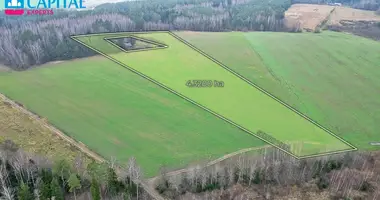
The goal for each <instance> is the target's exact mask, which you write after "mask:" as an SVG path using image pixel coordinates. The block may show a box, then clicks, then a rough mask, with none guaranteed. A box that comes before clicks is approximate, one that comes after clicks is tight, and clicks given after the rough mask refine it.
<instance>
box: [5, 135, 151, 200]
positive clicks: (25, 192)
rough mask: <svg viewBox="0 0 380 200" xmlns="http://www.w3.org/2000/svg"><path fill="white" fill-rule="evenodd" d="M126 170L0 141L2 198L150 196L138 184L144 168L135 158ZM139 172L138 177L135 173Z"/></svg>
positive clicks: (48, 199) (7, 199)
mask: <svg viewBox="0 0 380 200" xmlns="http://www.w3.org/2000/svg"><path fill="white" fill-rule="evenodd" d="M126 168H127V169H126V170H125V172H122V173H121V172H117V171H120V169H116V168H115V165H114V164H99V163H95V162H94V163H90V164H88V165H87V166H85V164H84V163H83V162H82V160H81V159H80V158H78V159H76V160H75V162H74V163H68V162H67V161H65V160H58V161H56V162H54V163H52V162H51V161H49V160H47V159H46V158H42V157H38V156H35V155H29V154H27V153H25V152H23V151H22V150H20V149H19V148H18V147H17V145H15V144H14V143H13V142H12V141H9V140H6V141H5V142H3V143H1V144H0V199H4V200H50V199H55V200H64V199H67V198H69V199H77V197H79V196H83V195H85V194H87V196H89V197H91V199H94V200H100V199H112V200H114V199H120V200H121V199H136V198H138V196H139V195H140V198H138V199H149V197H148V196H147V194H145V193H144V191H143V190H142V189H141V188H140V189H139V186H138V185H136V184H135V182H134V181H132V180H136V178H139V176H140V175H141V171H140V169H139V167H138V166H137V164H136V162H135V160H134V159H133V158H131V159H130V161H129V162H128V165H127V167H126ZM136 174H138V175H139V176H136ZM141 196H144V198H141Z"/></svg>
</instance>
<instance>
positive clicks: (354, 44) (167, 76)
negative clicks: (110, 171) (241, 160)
mask: <svg viewBox="0 0 380 200" xmlns="http://www.w3.org/2000/svg"><path fill="white" fill-rule="evenodd" d="M176 34H178V35H179V36H181V37H182V38H184V39H186V40H188V41H189V42H190V43H192V44H194V45H195V46H197V47H199V48H200V49H202V50H204V51H205V52H207V53H208V54H210V55H212V56H213V57H215V58H217V59H218V60H220V61H222V62H223V63H224V64H226V65H227V66H228V67H230V68H232V69H233V70H234V71H236V72H238V73H239V74H241V75H243V76H244V77H246V78H247V79H249V80H251V81H252V82H253V83H256V84H257V85H259V86H261V87H262V88H264V89H266V90H267V91H269V92H270V93H272V94H274V95H275V96H277V97H279V98H280V99H281V100H283V101H285V102H286V103H288V104H290V105H292V106H294V107H295V108H297V109H298V110H300V111H301V112H302V113H304V114H306V115H307V116H309V117H310V118H311V119H313V120H315V121H317V122H319V123H320V124H322V125H323V126H325V127H327V128H328V129H330V130H332V131H333V132H334V133H337V134H339V135H340V136H341V137H343V138H344V139H345V140H347V141H349V142H350V143H352V144H354V145H356V146H358V147H359V148H364V149H370V148H374V146H369V145H368V143H369V142H371V141H380V135H379V134H378V133H379V131H380V125H379V124H378V123H376V122H379V121H380V100H379V99H380V96H379V94H380V93H379V92H378V91H380V78H379V77H380V74H379V73H380V70H378V69H379V67H380V66H379V64H380V45H379V43H376V42H373V41H371V40H367V39H364V38H359V37H355V36H351V35H346V34H339V33H330V32H325V33H322V34H307V33H305V34H290V33H240V32H229V33H197V32H178V33H176ZM111 36H119V34H113V35H109V36H108V37H111ZM138 36H139V37H144V38H147V39H153V40H156V41H159V42H161V43H164V44H167V45H168V46H169V48H165V49H159V50H152V51H142V52H134V53H128V54H127V53H125V52H122V51H121V50H120V49H118V48H116V47H115V46H113V45H111V44H109V43H106V41H105V40H103V36H99V37H98V38H97V37H95V36H94V37H91V41H90V40H88V39H89V38H87V39H86V38H82V39H83V41H84V42H87V43H88V44H91V45H92V46H94V47H96V48H98V49H100V50H102V51H103V52H106V53H108V54H110V55H111V56H112V57H113V58H115V59H117V60H119V61H121V62H123V63H125V64H127V65H128V66H129V67H132V68H133V69H135V70H138V71H139V72H141V73H144V74H145V75H148V76H150V77H152V78H154V79H156V80H157V81H159V82H160V83H162V84H164V85H166V86H168V87H170V88H172V89H174V90H176V91H178V92H180V93H181V94H182V95H184V96H186V97H189V98H190V99H192V100H193V101H195V102H198V103H201V104H202V105H204V106H205V107H207V108H209V109H211V110H213V111H215V112H218V113H219V114H221V115H222V116H225V117H226V118H228V119H231V120H232V121H234V122H236V123H238V124H239V125H241V126H243V127H245V128H247V129H249V130H251V131H252V132H256V131H257V130H262V131H265V132H267V133H269V134H271V135H272V136H273V137H275V138H277V139H278V140H281V141H283V142H287V143H289V144H293V146H292V147H293V149H292V150H293V151H294V153H296V154H298V155H308V154H312V153H323V152H328V151H334V150H343V149H349V148H350V147H348V146H347V145H346V144H344V143H343V142H341V141H340V140H338V139H336V138H334V137H332V136H331V135H330V134H328V133H327V132H325V131H323V130H322V129H320V128H318V127H317V126H315V125H313V124H311V123H310V122H308V121H307V120H305V119H303V118H302V117H300V116H298V115H297V114H296V113H294V112H293V111H291V110H289V109H287V108H285V107H284V106H282V105H281V104H279V103H278V102H276V101H274V100H273V99H271V98H270V97H268V96H266V95H264V94H263V93H261V92H259V91H258V90H257V89H255V88H254V87H252V86H250V85H248V84H247V83H245V82H243V81H241V80H240V79H239V78H237V77H236V76H234V75H232V74H231V73H229V72H227V71H226V70H224V69H223V68H221V67H220V66H218V65H216V64H214V63H212V62H211V61H210V60H208V59H206V58H205V57H203V56H202V55H200V54H198V53H196V52H195V51H193V50H192V49H190V48H189V47H187V46H186V45H184V44H183V43H180V42H178V41H177V40H176V39H174V38H173V37H171V36H170V35H168V34H166V33H165V34H161V33H160V34H151V35H145V34H144V35H138ZM104 42H105V43H104ZM376 69H377V70H376ZM191 79H198V80H199V79H207V80H209V79H212V80H214V79H215V80H219V81H224V83H225V87H224V88H188V87H187V86H186V82H187V80H191ZM0 92H1V93H3V94H5V95H7V96H8V97H10V98H11V99H14V100H16V101H18V102H21V103H22V104H24V105H25V107H26V108H28V109H30V110H32V111H33V112H35V113H38V114H39V115H40V116H43V117H45V118H47V119H48V121H49V122H50V123H52V124H54V125H55V126H56V127H58V128H59V129H61V130H62V131H63V132H65V133H67V134H68V135H69V136H71V137H73V138H74V139H76V140H78V141H80V142H83V143H84V144H86V145H87V146H88V147H89V148H90V149H92V150H94V151H96V152H97V153H99V154H100V155H102V156H104V157H105V158H107V159H109V158H111V157H116V158H117V160H119V161H120V162H125V161H127V160H128V159H129V158H130V157H131V156H135V157H136V159H137V162H138V163H139V164H140V165H141V166H142V168H143V170H144V174H145V175H146V176H147V177H151V176H154V175H157V174H158V172H159V170H160V167H162V166H166V167H169V168H171V169H174V168H180V167H184V166H186V165H188V164H190V163H193V162H196V161H200V160H207V159H210V158H217V157H221V156H223V155H225V154H227V153H231V152H234V151H237V150H240V149H245V148H250V147H259V146H264V145H266V144H265V143H264V142H262V141H260V140H259V139H257V138H256V137H253V136H252V135H249V134H247V133H246V132H244V131H242V130H240V129H238V128H236V127H234V126H233V125H231V124H229V123H227V122H225V121H223V120H221V119H218V118H217V117H215V116H214V115H212V114H211V113H209V112H206V111H204V110H202V109H201V108H199V107H197V106H195V105H193V104H192V103H190V102H188V101H186V100H184V99H182V98H180V97H178V96H176V95H174V94H173V93H171V92H169V91H166V90H164V89H162V88H161V87H159V86H158V85H156V84H154V83H152V82H150V81H148V80H146V79H144V78H142V77H141V76H139V75H137V74H135V73H132V72H131V71H129V70H127V69H125V68H123V67H121V66H119V65H117V64H116V63H114V62H112V61H110V60H108V59H106V58H104V57H102V56H96V57H91V58H85V59H76V60H72V61H65V62H60V63H55V64H54V63H51V64H46V65H44V66H41V67H38V68H33V69H31V70H27V71H23V72H14V71H12V72H10V71H8V70H6V71H0ZM294 144H301V145H300V146H302V148H300V146H297V145H294Z"/></svg>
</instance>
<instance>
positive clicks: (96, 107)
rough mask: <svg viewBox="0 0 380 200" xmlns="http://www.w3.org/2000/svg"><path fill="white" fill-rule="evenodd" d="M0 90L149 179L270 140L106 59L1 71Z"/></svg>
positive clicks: (108, 156) (69, 133) (64, 130)
mask: <svg viewBox="0 0 380 200" xmlns="http://www.w3.org/2000/svg"><path fill="white" fill-rule="evenodd" d="M0 91H1V93H4V94H5V95H7V96H8V97H10V98H12V99H14V100H16V101H18V102H21V103H23V104H24V105H25V107H26V108H28V109H30V110H32V111H33V112H35V113H38V114H39V115H40V116H43V117H45V118H47V119H48V121H49V122H50V123H52V124H54V125H55V126H56V127H58V128H59V129H61V130H62V131H63V132H65V133H67V134H68V135H70V136H71V137H73V138H74V139H76V140H77V141H80V142H82V143H84V144H86V145H87V146H88V147H89V148H90V149H92V150H94V151H96V152H98V153H99V154H100V155H102V156H104V157H105V158H107V159H110V158H111V157H115V158H117V160H118V161H120V162H121V163H123V162H125V161H127V160H128V159H129V158H130V157H131V156H135V157H136V160H137V162H138V163H139V164H140V165H141V166H142V168H143V171H144V174H145V175H146V176H147V177H150V176H154V175H157V173H159V170H160V167H161V166H166V167H168V168H169V169H170V168H172V169H173V168H180V167H184V166H186V165H187V164H189V163H192V162H195V161H198V160H207V159H209V158H218V157H221V156H223V155H224V154H227V153H231V152H234V151H237V150H240V149H244V148H250V147H255V146H263V145H265V144H264V143H263V142H261V141H260V140H258V139H256V138H255V137H253V136H251V135H248V134H246V133H244V132H242V131H240V130H239V129H237V128H235V127H233V126H232V125H230V124H228V123H226V122H224V121H223V120H220V119H218V118H216V117H214V116H213V115H211V114H209V113H207V112H205V111H203V110H201V109H199V108H198V107H196V106H194V105H192V104H191V103H189V102H187V101H185V100H182V99H181V98H178V97H176V96H175V95H173V94H171V93H170V92H167V91H165V90H163V89H161V88H160V87H158V86H156V85H155V84H153V83H150V82H149V81H146V80H145V79H143V78H141V77H140V76H138V75H135V74H133V73H131V72H129V71H128V70H126V69H124V68H122V67H120V66H118V65H117V64H115V63H113V62H111V61H109V60H107V59H106V58H103V57H92V58H87V59H77V60H73V61H67V62H62V63H59V64H47V65H45V66H41V67H39V68H34V69H31V70H28V71H23V72H2V73H0Z"/></svg>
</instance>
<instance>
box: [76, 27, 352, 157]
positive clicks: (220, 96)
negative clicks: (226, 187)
mask: <svg viewBox="0 0 380 200" xmlns="http://www.w3.org/2000/svg"><path fill="white" fill-rule="evenodd" d="M130 36H133V37H136V36H137V37H139V38H142V39H143V40H146V39H150V40H152V41H157V42H159V43H161V44H164V45H166V46H165V47H163V48H161V49H158V50H150V51H139V52H124V51H122V49H120V48H119V47H118V46H116V45H112V43H111V42H108V41H107V40H108V39H110V40H112V39H113V38H120V37H130ZM75 39H76V40H79V41H80V42H82V43H83V44H85V45H86V46H89V47H90V48H93V49H94V50H96V51H98V52H99V53H102V54H104V55H105V56H107V57H109V58H111V59H114V60H115V61H116V62H120V64H121V65H124V67H125V68H127V69H128V70H130V71H133V72H134V73H137V74H139V75H140V76H142V77H144V78H146V79H148V80H150V81H151V82H154V83H156V84H158V85H160V86H161V87H163V88H165V89H166V90H169V91H170V92H172V93H175V94H176V95H178V96H180V97H182V98H184V99H186V100H188V101H191V102H192V103H193V104H196V105H198V106H200V107H202V108H203V109H204V110H207V111H208V112H210V113H213V114H214V115H216V116H218V117H219V118H222V119H224V120H226V121H228V122H230V123H231V124H234V125H235V126H237V127H239V128H240V129H242V130H244V131H246V132H247V133H249V134H251V135H254V136H258V137H260V138H261V139H264V140H265V141H266V142H268V143H270V144H272V145H275V146H276V147H279V148H282V149H285V148H284V147H282V146H281V142H282V143H285V144H288V145H290V147H289V148H290V149H288V150H285V151H287V152H288V153H292V154H293V155H295V156H299V157H304V156H309V155H316V154H322V153H331V152H336V151H344V150H350V149H351V150H352V147H350V146H348V145H347V144H346V143H344V142H342V141H341V140H339V139H337V138H335V137H334V136H333V135H331V134H330V133H328V132H326V130H324V129H322V128H321V127H318V126H316V125H315V124H313V123H312V122H311V121H308V120H306V119H305V118H304V116H301V115H299V114H297V113H296V112H294V111H292V110H290V109H289V108H287V107H286V106H284V105H282V104H281V103H279V102H278V101H276V100H275V99H273V98H272V97H270V96H269V95H267V94H265V93H264V92H262V91H260V90H259V89H257V88H255V87H254V86H252V85H249V84H248V83H247V82H245V81H243V80H241V79H240V78H239V77H238V76H236V75H234V74H233V73H231V72H229V71H228V70H226V69H224V68H223V67H221V66H220V65H218V64H216V63H215V62H213V61H211V60H210V59H208V58H207V57H205V56H203V55H202V54H200V53H198V52H197V51H195V50H193V49H192V48H190V47H189V46H187V45H186V44H184V43H182V42H181V41H179V40H178V39H177V38H175V35H172V34H170V33H168V32H152V33H140V34H139V33H114V34H95V35H87V36H76V37H75ZM164 45H163V46H164ZM188 80H211V81H214V80H217V81H223V82H224V86H223V87H217V86H215V85H214V86H210V87H189V86H188V85H187V82H188ZM260 130H261V131H264V132H265V133H267V134H268V135H270V136H271V137H273V138H275V140H278V141H280V142H278V141H275V140H272V139H267V137H263V136H262V135H258V134H256V133H257V132H258V131H260Z"/></svg>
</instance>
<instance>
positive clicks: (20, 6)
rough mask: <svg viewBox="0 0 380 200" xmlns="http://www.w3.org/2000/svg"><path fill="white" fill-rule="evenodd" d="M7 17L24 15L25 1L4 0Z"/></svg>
mask: <svg viewBox="0 0 380 200" xmlns="http://www.w3.org/2000/svg"><path fill="white" fill-rule="evenodd" d="M4 2H5V14H6V15H23V14H24V0H4Z"/></svg>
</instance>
